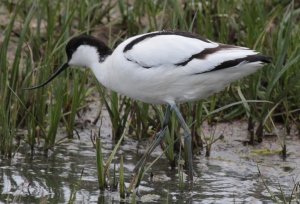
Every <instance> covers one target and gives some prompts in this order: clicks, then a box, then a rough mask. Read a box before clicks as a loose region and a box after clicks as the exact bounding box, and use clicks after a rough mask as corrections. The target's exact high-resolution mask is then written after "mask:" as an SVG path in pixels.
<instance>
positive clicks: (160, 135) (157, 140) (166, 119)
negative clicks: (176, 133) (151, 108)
mask: <svg viewBox="0 0 300 204" xmlns="http://www.w3.org/2000/svg"><path fill="white" fill-rule="evenodd" d="M170 112H171V106H170V105H168V106H167V110H166V113H165V116H164V120H163V124H162V129H161V130H160V131H159V132H158V133H157V134H156V136H155V140H154V141H153V142H152V143H151V145H150V146H149V147H148V149H147V151H146V152H145V154H144V155H143V156H142V158H141V159H140V160H139V161H138V163H137V164H136V166H135V168H134V170H133V172H135V173H137V172H138V171H139V169H141V168H143V167H144V166H145V163H146V161H147V158H148V156H149V155H150V154H151V153H152V152H153V150H154V149H155V148H156V147H157V146H158V145H159V144H160V142H161V141H162V139H163V138H164V136H165V133H166V130H167V127H168V123H169V121H170Z"/></svg>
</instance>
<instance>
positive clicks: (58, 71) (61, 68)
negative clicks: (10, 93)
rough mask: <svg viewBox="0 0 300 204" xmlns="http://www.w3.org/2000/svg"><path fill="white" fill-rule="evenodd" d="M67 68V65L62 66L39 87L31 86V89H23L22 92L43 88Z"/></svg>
mask: <svg viewBox="0 0 300 204" xmlns="http://www.w3.org/2000/svg"><path fill="white" fill-rule="evenodd" d="M68 67H69V64H68V63H65V64H63V65H62V66H61V67H60V68H58V69H57V70H56V71H55V72H54V73H53V74H52V76H50V78H49V79H48V80H47V81H45V82H44V83H42V84H40V85H36V86H32V87H28V88H23V89H24V90H32V89H37V88H40V87H43V86H45V85H46V84H48V83H49V82H50V81H52V80H53V79H54V78H55V77H57V76H58V75H59V74H60V73H61V72H62V71H64V70H65V69H66V68H68Z"/></svg>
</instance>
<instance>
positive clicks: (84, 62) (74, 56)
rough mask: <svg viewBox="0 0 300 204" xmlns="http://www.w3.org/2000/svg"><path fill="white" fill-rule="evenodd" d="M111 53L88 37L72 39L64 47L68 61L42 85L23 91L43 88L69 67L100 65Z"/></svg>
mask: <svg viewBox="0 0 300 204" xmlns="http://www.w3.org/2000/svg"><path fill="white" fill-rule="evenodd" d="M111 53H112V51H111V49H110V48H109V47H107V46H106V45H105V44H104V43H103V42H102V41H100V40H98V39H97V38H95V37H92V36H88V35H81V36H77V37H74V38H72V39H71V40H70V41H69V42H68V43H67V46H66V54H67V57H68V61H67V62H66V63H64V64H63V65H62V66H61V67H60V68H58V69H57V70H56V71H55V72H54V73H53V74H52V76H50V77H49V79H48V80H46V81H45V82H44V83H42V84H40V85H37V86H33V87H29V88H25V89H27V90H31V89H36V88H40V87H43V86H45V85H46V84H48V83H49V82H51V81H52V80H53V79H54V78H55V77H57V76H58V75H59V74H60V73H61V72H63V71H64V70H66V69H67V68H68V67H70V66H81V67H90V66H92V64H94V63H101V62H103V61H104V60H105V59H106V57H107V56H109V55H110V54H111Z"/></svg>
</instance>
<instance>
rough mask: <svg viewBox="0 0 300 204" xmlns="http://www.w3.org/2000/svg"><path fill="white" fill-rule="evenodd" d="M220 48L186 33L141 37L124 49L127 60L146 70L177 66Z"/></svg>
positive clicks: (160, 33) (150, 34) (158, 33)
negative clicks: (199, 54)
mask: <svg viewBox="0 0 300 204" xmlns="http://www.w3.org/2000/svg"><path fill="white" fill-rule="evenodd" d="M215 47H218V44H217V43H214V42H211V41H209V40H206V39H202V38H200V37H198V36H195V35H192V34H190V33H184V32H168V31H162V32H153V33H148V34H145V35H140V36H138V37H137V38H134V39H133V40H130V39H129V43H128V44H127V45H126V47H125V48H124V50H123V52H124V56H125V57H126V59H127V60H129V61H133V62H135V63H138V64H139V65H140V66H142V67H145V68H152V67H158V66H161V65H176V64H180V63H183V62H185V61H186V60H188V59H190V58H191V57H192V56H193V55H195V54H197V53H200V52H202V51H203V50H205V49H207V48H215Z"/></svg>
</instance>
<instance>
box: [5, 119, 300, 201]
mask: <svg viewBox="0 0 300 204" xmlns="http://www.w3.org/2000/svg"><path fill="white" fill-rule="evenodd" d="M90 128H94V129H95V127H89V128H86V129H84V130H82V131H81V132H80V139H74V140H70V141H67V142H65V143H63V144H60V145H58V146H56V147H55V149H54V151H50V152H49V156H48V157H45V156H43V155H42V153H40V152H38V151H37V152H36V154H35V156H34V157H33V158H31V156H30V154H29V153H26V151H25V149H26V148H22V149H20V150H19V152H18V153H17V154H16V155H15V157H14V158H13V159H11V160H9V161H8V160H0V161H1V163H0V193H1V194H0V201H1V202H16V203H18V202H19V203H25V202H26V203H36V202H42V203H44V202H45V203H46V202H47V203H67V202H68V201H69V200H72V199H73V200H74V201H75V203H97V202H99V203H103V202H107V203H119V194H118V192H116V191H109V190H107V191H105V192H104V193H100V191H99V190H98V183H97V170H96V159H95V150H94V148H93V145H92V142H91V140H90V134H91V133H90V130H89V129H90ZM204 129H205V130H204V132H205V134H207V135H208V134H215V135H216V136H218V135H219V134H223V135H224V139H222V140H219V141H217V142H216V143H215V144H214V145H213V147H212V152H211V156H210V157H209V158H206V157H204V156H203V155H198V156H195V158H194V168H195V174H196V177H195V181H194V188H193V190H192V191H188V190H187V188H184V189H186V190H181V189H180V188H179V184H178V177H177V170H171V169H170V168H169V166H168V162H167V160H166V159H165V158H164V157H162V158H161V159H160V160H159V161H158V162H157V163H156V164H155V165H154V166H153V167H152V170H151V171H152V173H153V175H154V176H153V179H152V180H150V179H149V178H150V176H149V173H150V172H148V173H147V174H146V175H145V177H144V179H143V181H142V183H141V186H140V187H139V189H138V192H137V194H138V197H137V198H136V199H137V200H138V201H140V202H157V203H160V202H161V201H166V200H167V199H168V201H169V202H177V203H233V202H235V203H269V202H272V200H271V197H270V194H269V193H268V191H267V190H266V187H265V186H264V184H263V182H262V180H261V179H262V178H263V179H264V180H265V181H266V183H267V185H268V187H269V188H270V189H271V190H272V192H274V193H275V194H276V195H280V191H279V185H280V186H281V188H282V190H283V191H284V193H285V194H286V195H287V196H289V195H290V193H291V192H292V188H293V186H294V182H295V181H299V180H300V177H299V175H300V168H299V166H300V151H299V150H300V141H299V138H298V136H289V137H288V142H287V144H288V152H289V156H288V158H287V159H286V160H285V161H283V160H282V158H281V157H280V156H279V155H276V154H273V155H260V154H256V153H255V152H257V151H256V150H257V149H270V150H279V149H280V145H279V142H278V140H277V139H276V137H275V138H274V137H271V138H267V139H265V141H264V142H263V143H262V144H260V145H258V146H256V147H251V146H243V145H242V142H241V140H245V139H246V138H247V131H246V130H247V127H246V123H243V122H234V123H230V124H219V125H218V126H217V127H216V128H208V127H204ZM109 131H110V126H109V123H108V122H106V123H105V122H104V125H103V126H102V128H101V138H102V143H103V152H104V154H105V155H106V156H108V155H109V153H110V152H111V151H112V149H113V146H114V145H113V143H112V142H111V137H110V136H109ZM148 142H149V141H148V140H145V141H141V142H137V141H135V140H133V139H130V138H128V137H126V138H125V142H124V143H123V144H122V146H121V149H120V150H119V151H118V156H120V155H122V154H123V155H124V165H125V172H126V182H127V183H126V184H127V186H128V185H129V182H130V178H131V174H130V172H131V171H132V169H133V168H134V165H135V164H136V162H137V160H138V159H139V158H140V156H141V155H142V154H143V152H144V150H145V148H146V146H147V144H148ZM160 154H161V150H160V148H159V147H158V148H157V149H156V150H155V151H154V153H153V154H152V155H151V156H152V158H151V159H150V160H153V159H154V158H156V157H157V156H159V155H160ZM118 161H119V160H117V162H118ZM117 162H116V163H117ZM258 167H259V169H260V171H261V173H262V176H260V175H259V174H258ZM81 174H82V178H81V179H80V177H81Z"/></svg>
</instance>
